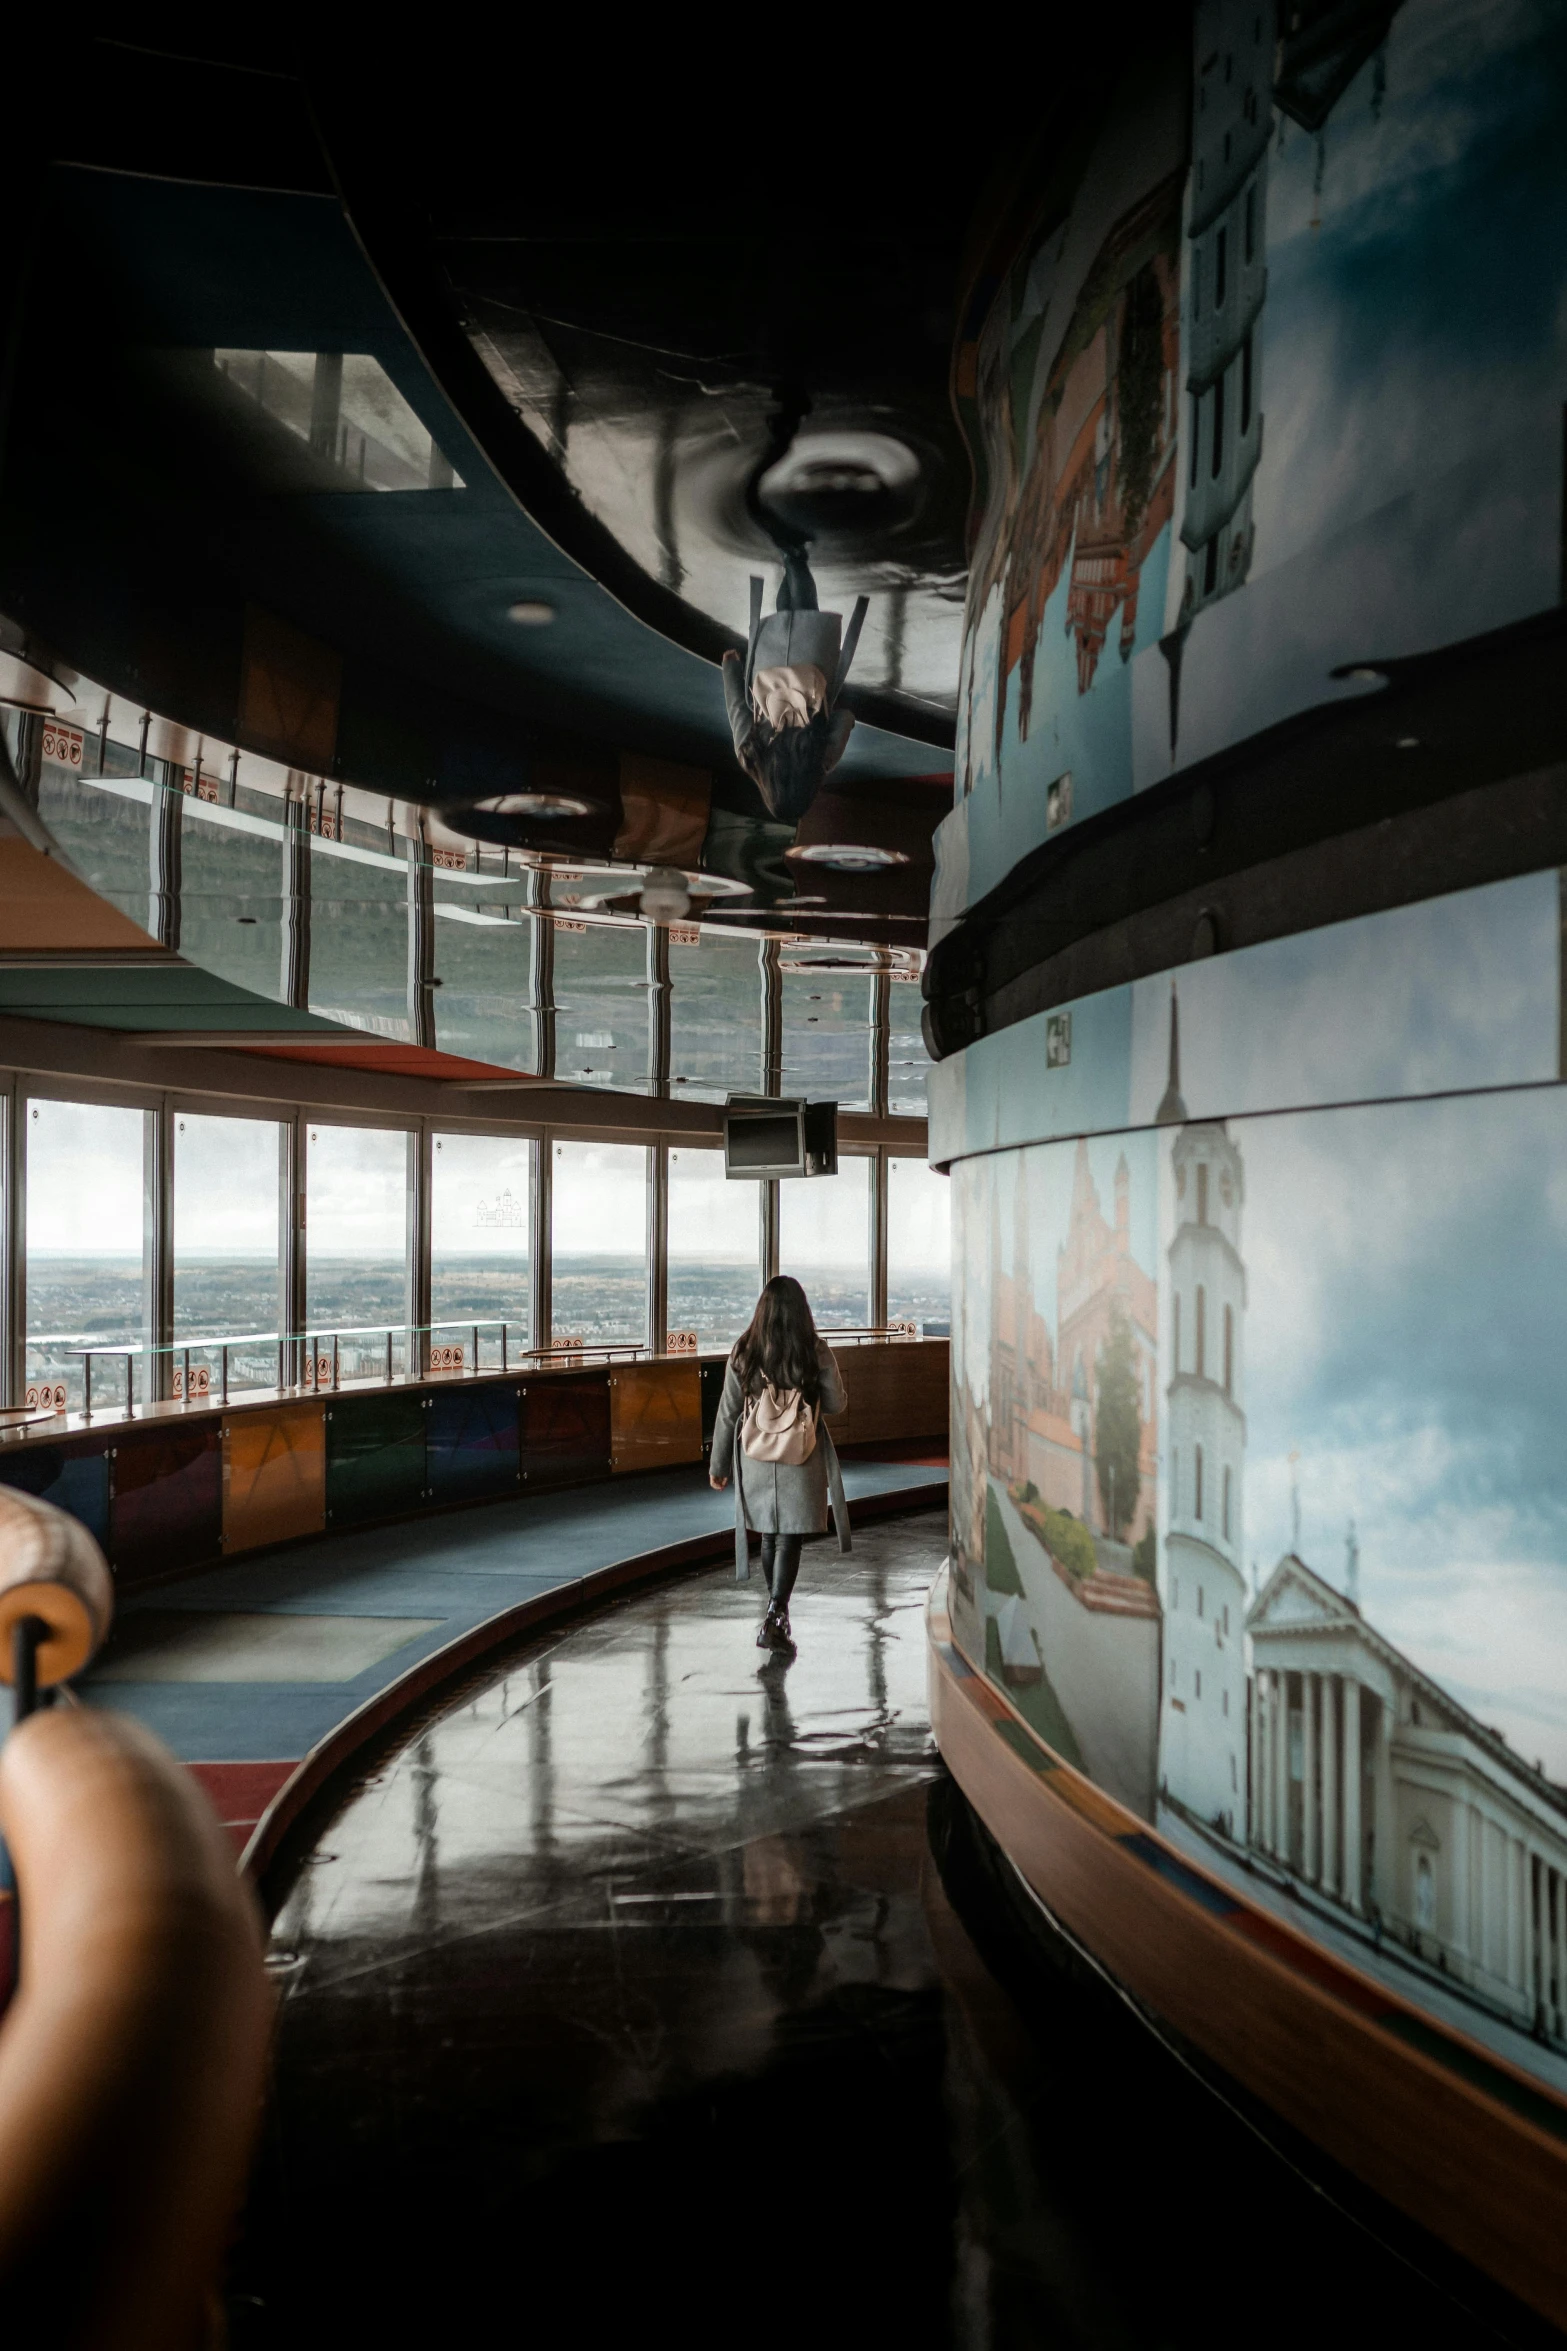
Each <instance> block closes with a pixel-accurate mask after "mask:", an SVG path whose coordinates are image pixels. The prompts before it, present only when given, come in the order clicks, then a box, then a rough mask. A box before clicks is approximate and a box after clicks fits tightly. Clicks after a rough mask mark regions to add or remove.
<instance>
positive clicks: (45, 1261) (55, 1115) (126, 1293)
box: [25, 1101, 149, 1411]
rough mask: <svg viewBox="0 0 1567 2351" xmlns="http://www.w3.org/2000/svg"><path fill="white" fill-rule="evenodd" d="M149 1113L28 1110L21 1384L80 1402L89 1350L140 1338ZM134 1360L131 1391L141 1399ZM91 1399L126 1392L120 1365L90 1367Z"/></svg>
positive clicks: (89, 1106)
mask: <svg viewBox="0 0 1567 2351" xmlns="http://www.w3.org/2000/svg"><path fill="white" fill-rule="evenodd" d="M146 1134H147V1113H146V1112H145V1111H144V1110H122V1109H118V1108H112V1109H111V1108H106V1107H104V1106H103V1105H101V1104H98V1103H93V1102H46V1101H33V1102H29V1103H28V1105H27V1134H26V1138H25V1149H26V1153H27V1179H26V1180H27V1384H28V1386H29V1387H33V1386H36V1385H38V1384H39V1383H47V1384H48V1385H50V1386H51V1387H53V1386H63V1387H64V1389H65V1392H66V1400H67V1403H68V1404H69V1405H70V1407H71V1409H72V1410H73V1411H79V1410H80V1409H81V1404H82V1392H83V1391H82V1362H81V1356H80V1353H79V1352H78V1350H80V1349H81V1348H83V1347H85V1346H88V1345H95V1346H108V1347H115V1346H119V1347H124V1346H135V1347H141V1346H144V1345H145V1343H146V1337H147V1323H146V1315H147V1298H146V1283H145V1272H144V1268H145V1241H144V1227H143V1198H144V1185H145V1180H146V1178H145V1158H146ZM146 1371H147V1366H146V1364H145V1363H144V1362H142V1361H140V1360H139V1359H138V1361H137V1363H136V1365H135V1369H134V1375H133V1376H134V1383H135V1384H134V1394H135V1397H136V1400H137V1402H138V1403H143V1402H145V1401H146V1399H147V1396H148V1393H149V1390H148V1388H147V1385H146ZM93 1393H94V1395H95V1396H98V1397H100V1398H102V1399H103V1400H104V1401H108V1400H109V1399H111V1398H113V1399H115V1400H118V1399H119V1398H122V1397H123V1396H124V1394H125V1367H124V1364H123V1363H120V1362H113V1363H98V1364H96V1365H95V1366H94V1368H93Z"/></svg>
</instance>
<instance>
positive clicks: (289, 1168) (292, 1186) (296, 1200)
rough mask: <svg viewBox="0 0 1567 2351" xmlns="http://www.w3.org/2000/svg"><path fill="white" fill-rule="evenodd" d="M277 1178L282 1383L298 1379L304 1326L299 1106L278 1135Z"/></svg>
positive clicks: (304, 1161)
mask: <svg viewBox="0 0 1567 2351" xmlns="http://www.w3.org/2000/svg"><path fill="white" fill-rule="evenodd" d="M278 1142H279V1150H278V1181H279V1184H280V1185H281V1187H282V1194H283V1214H282V1220H281V1222H282V1233H283V1253H282V1262H281V1264H280V1266H279V1268H278V1332H279V1335H280V1336H281V1337H282V1338H283V1339H285V1340H287V1341H288V1342H289V1343H288V1344H287V1345H286V1346H285V1347H284V1348H283V1350H282V1372H281V1375H280V1376H281V1378H282V1381H283V1384H284V1386H285V1387H296V1386H297V1385H298V1383H299V1376H300V1363H299V1343H298V1342H299V1334H300V1333H301V1332H302V1331H303V1329H304V1327H305V1291H306V1263H305V1246H306V1241H305V1216H306V1209H307V1205H308V1203H307V1198H306V1193H307V1170H308V1167H309V1149H310V1127H309V1122H308V1121H307V1119H306V1117H305V1114H304V1112H303V1111H302V1110H296V1111H295V1113H294V1115H293V1117H292V1118H290V1119H288V1120H286V1121H285V1123H284V1125H283V1128H282V1131H281V1134H280V1136H279V1138H278Z"/></svg>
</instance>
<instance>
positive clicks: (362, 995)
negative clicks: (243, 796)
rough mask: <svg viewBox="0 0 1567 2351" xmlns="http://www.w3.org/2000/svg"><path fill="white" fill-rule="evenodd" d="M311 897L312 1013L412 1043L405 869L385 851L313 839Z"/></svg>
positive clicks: (398, 858) (405, 867) (406, 868)
mask: <svg viewBox="0 0 1567 2351" xmlns="http://www.w3.org/2000/svg"><path fill="white" fill-rule="evenodd" d="M281 854H282V852H281V847H280V849H279V855H280V856H281ZM310 892H311V903H310V1009H311V1011H312V1012H319V1013H320V1014H322V1015H323V1017H324V1018H325V1019H327V1020H341V1021H346V1022H348V1023H349V1025H350V1026H351V1027H354V1028H361V1029H371V1030H373V1031H374V1032H375V1034H376V1035H377V1036H381V1037H399V1038H406V1037H407V1035H408V867H407V865H406V863H405V862H404V860H403V859H402V858H401V857H393V856H392V855H391V854H390V852H389V851H387V850H376V849H353V848H350V847H349V846H348V845H346V844H342V843H339V842H336V841H322V840H319V839H317V838H315V837H312V839H311V843H310Z"/></svg>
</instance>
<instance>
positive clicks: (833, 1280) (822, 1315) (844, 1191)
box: [778, 1159, 871, 1330]
mask: <svg viewBox="0 0 1567 2351" xmlns="http://www.w3.org/2000/svg"><path fill="white" fill-rule="evenodd" d="M779 1195H780V1206H779V1221H778V1269H779V1271H780V1273H792V1274H793V1275H794V1278H795V1280H796V1281H797V1282H799V1283H801V1284H802V1286H803V1287H804V1290H805V1294H806V1296H807V1298H809V1300H810V1302H811V1311H812V1313H813V1314H814V1315H815V1317H816V1320H817V1322H818V1324H819V1325H820V1326H821V1328H822V1329H823V1330H827V1329H833V1328H836V1329H839V1330H843V1329H858V1330H863V1329H864V1328H865V1326H866V1325H867V1324H868V1323H869V1321H870V1314H871V1281H870V1265H871V1233H870V1205H871V1163H870V1161H869V1160H868V1159H840V1160H839V1162H838V1173H837V1174H836V1175H835V1176H796V1177H793V1178H791V1179H790V1180H788V1181H787V1182H785V1183H783V1184H781V1185H780V1186H779Z"/></svg>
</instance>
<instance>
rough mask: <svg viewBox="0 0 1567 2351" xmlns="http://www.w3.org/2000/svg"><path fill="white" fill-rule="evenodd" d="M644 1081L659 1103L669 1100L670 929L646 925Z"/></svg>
mask: <svg viewBox="0 0 1567 2351" xmlns="http://www.w3.org/2000/svg"><path fill="white" fill-rule="evenodd" d="M647 1005H648V1018H647V1081H648V1092H649V1093H650V1094H652V1095H654V1096H655V1097H656V1098H657V1099H658V1100H659V1101H667V1100H668V1098H669V1009H670V987H669V926H668V924H667V923H661V922H650V923H649V924H648V926H647Z"/></svg>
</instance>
